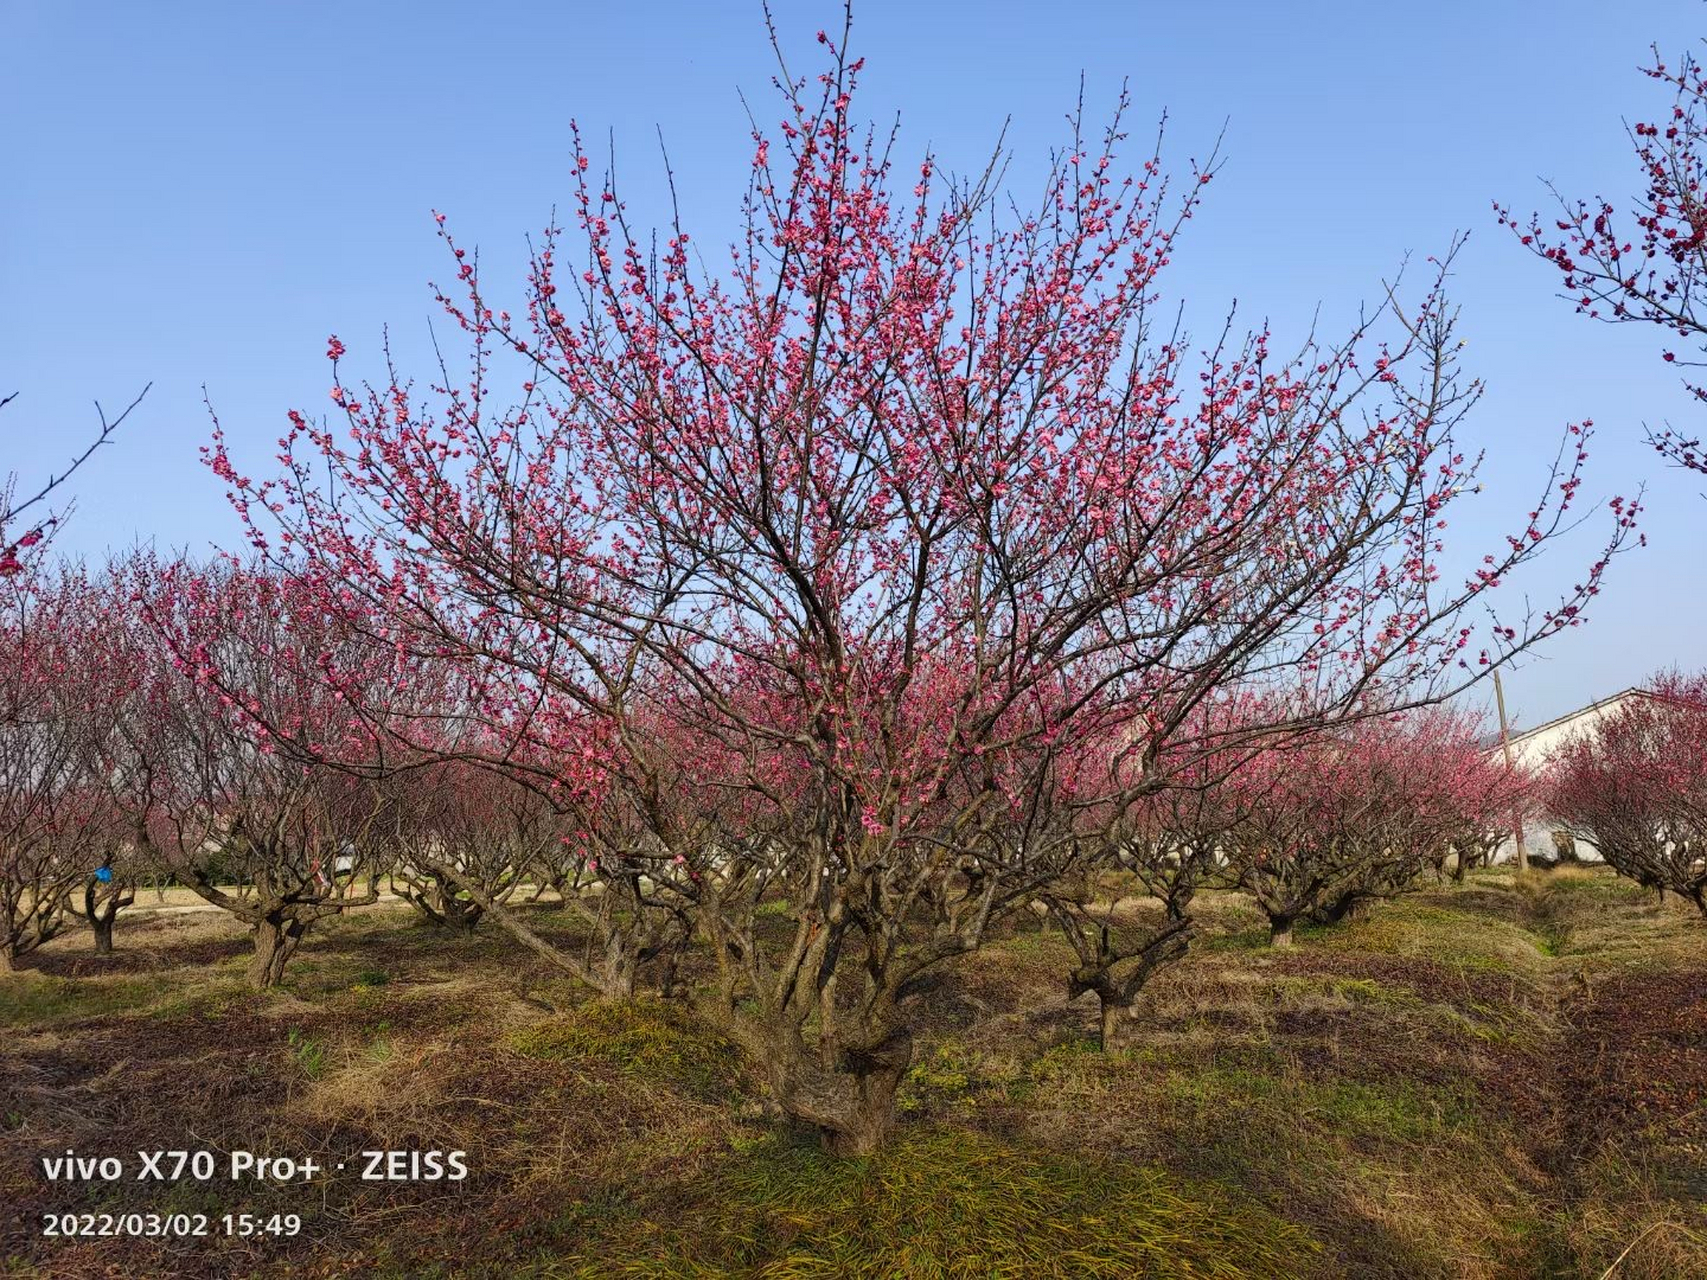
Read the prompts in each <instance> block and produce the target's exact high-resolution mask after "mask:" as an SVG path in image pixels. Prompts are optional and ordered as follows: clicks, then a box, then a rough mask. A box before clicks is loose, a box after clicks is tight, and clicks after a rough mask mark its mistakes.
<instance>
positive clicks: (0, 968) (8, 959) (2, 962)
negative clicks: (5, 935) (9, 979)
mask: <svg viewBox="0 0 1707 1280" xmlns="http://www.w3.org/2000/svg"><path fill="white" fill-rule="evenodd" d="M12 971H13V969H12V944H11V943H9V942H6V943H0V974H6V973H11V972H12Z"/></svg>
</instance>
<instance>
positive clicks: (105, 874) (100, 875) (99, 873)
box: [95, 867, 113, 884]
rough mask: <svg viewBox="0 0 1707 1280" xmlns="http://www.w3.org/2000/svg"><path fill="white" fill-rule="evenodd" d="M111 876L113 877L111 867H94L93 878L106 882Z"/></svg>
mask: <svg viewBox="0 0 1707 1280" xmlns="http://www.w3.org/2000/svg"><path fill="white" fill-rule="evenodd" d="M112 878H113V869H112V868H111V867H96V868H95V879H97V880H99V881H100V882H101V883H102V884H106V883H107V881H109V880H111V879H112Z"/></svg>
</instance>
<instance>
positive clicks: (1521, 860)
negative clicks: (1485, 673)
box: [1494, 667, 1529, 875]
mask: <svg viewBox="0 0 1707 1280" xmlns="http://www.w3.org/2000/svg"><path fill="white" fill-rule="evenodd" d="M1494 701H1495V702H1496V703H1498V704H1499V709H1500V748H1501V749H1502V750H1503V751H1504V752H1505V771H1506V773H1507V774H1510V773H1511V772H1512V763H1511V728H1510V726H1509V725H1507V724H1506V719H1505V686H1504V685H1502V684H1501V683H1500V673H1499V668H1498V667H1495V668H1494ZM1512 834H1513V835H1514V836H1516V837H1517V874H1518V875H1522V874H1523V873H1524V872H1526V871H1528V870H1529V850H1527V849H1525V848H1524V847H1523V813H1522V811H1521V810H1520V811H1519V812H1518V813H1516V814H1515V815H1513V819H1512Z"/></svg>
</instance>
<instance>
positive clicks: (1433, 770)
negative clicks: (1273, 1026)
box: [1227, 708, 1523, 947]
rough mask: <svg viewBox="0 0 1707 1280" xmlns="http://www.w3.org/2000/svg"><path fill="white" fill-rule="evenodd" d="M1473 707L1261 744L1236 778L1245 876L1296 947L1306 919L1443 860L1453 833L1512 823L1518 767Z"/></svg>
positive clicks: (1236, 838) (1474, 835)
mask: <svg viewBox="0 0 1707 1280" xmlns="http://www.w3.org/2000/svg"><path fill="white" fill-rule="evenodd" d="M1477 726H1478V722H1477V720H1476V719H1475V718H1474V717H1470V716H1465V715H1461V714H1457V713H1453V712H1449V711H1446V710H1444V709H1441V708H1428V709H1425V710H1421V711H1415V712H1412V713H1410V714H1408V715H1401V716H1384V717H1379V718H1374V719H1369V720H1365V721H1362V722H1359V723H1356V724H1352V725H1347V726H1344V727H1341V728H1336V729H1332V730H1327V731H1323V732H1318V733H1315V734H1311V735H1308V736H1306V737H1303V738H1301V739H1299V740H1295V741H1292V742H1288V743H1284V744H1281V745H1277V746H1276V747H1274V748H1273V749H1271V750H1268V751H1265V752H1263V753H1262V754H1261V755H1259V756H1258V757H1257V758H1256V759H1254V760H1253V761H1252V762H1251V763H1250V764H1248V765H1247V766H1246V767H1244V768H1243V769H1241V770H1240V771H1239V773H1238V774H1236V775H1235V776H1234V777H1233V778H1232V779H1231V780H1230V784H1229V785H1230V786H1231V787H1232V788H1233V789H1234V790H1235V791H1238V792H1242V793H1243V800H1242V807H1243V809H1244V812H1243V815H1242V817H1241V818H1240V820H1239V821H1238V823H1237V824H1235V825H1234V826H1232V827H1231V828H1230V830H1229V832H1228V837H1227V850H1228V854H1229V858H1230V862H1231V867H1232V870H1233V872H1234V874H1235V876H1236V877H1237V880H1238V882H1239V884H1240V885H1241V886H1242V887H1243V888H1244V889H1245V890H1246V891H1247V892H1249V893H1250V894H1251V895H1252V896H1253V897H1254V898H1255V899H1256V901H1257V906H1258V907H1259V909H1261V910H1262V912H1263V913H1264V914H1265V915H1266V916H1267V917H1268V920H1269V938H1270V941H1271V943H1272V944H1273V945H1275V946H1277V947H1284V946H1290V945H1291V942H1292V929H1293V926H1294V925H1295V924H1296V923H1297V922H1298V921H1299V920H1305V919H1308V920H1313V921H1315V922H1317V923H1333V922H1335V921H1338V920H1342V919H1344V918H1345V917H1346V916H1347V915H1349V914H1352V913H1353V912H1355V911H1357V910H1358V909H1359V908H1360V907H1361V906H1362V905H1363V904H1366V903H1368V902H1371V901H1374V900H1376V899H1380V898H1386V897H1391V896H1393V895H1394V894H1397V893H1401V892H1403V891H1405V890H1406V889H1407V888H1409V887H1410V886H1411V885H1412V883H1413V882H1414V881H1415V880H1416V879H1417V877H1418V876H1419V875H1420V874H1421V873H1422V872H1423V871H1425V870H1427V869H1428V868H1429V867H1431V866H1434V867H1439V866H1442V865H1444V863H1445V861H1446V859H1447V857H1448V856H1449V854H1450V853H1451V852H1452V850H1453V848H1454V845H1455V842H1463V844H1462V847H1464V848H1469V847H1471V842H1479V841H1481V839H1482V838H1483V836H1482V833H1483V832H1485V831H1486V830H1488V829H1503V830H1510V829H1511V824H1512V815H1513V813H1514V811H1515V807H1516V806H1517V805H1518V804H1519V803H1520V802H1521V794H1522V793H1521V788H1522V785H1523V779H1522V776H1521V775H1519V774H1515V773H1511V772H1508V771H1507V770H1505V769H1504V768H1503V766H1502V765H1500V764H1499V763H1497V762H1496V761H1494V760H1493V759H1492V758H1490V756H1489V755H1488V753H1486V752H1485V751H1483V750H1482V749H1481V748H1480V746H1479V740H1480V739H1479V734H1478V732H1477Z"/></svg>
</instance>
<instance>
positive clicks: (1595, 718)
mask: <svg viewBox="0 0 1707 1280" xmlns="http://www.w3.org/2000/svg"><path fill="white" fill-rule="evenodd" d="M1651 697H1653V694H1651V693H1649V692H1648V691H1647V690H1646V689H1625V690H1623V691H1621V692H1619V693H1615V694H1613V695H1612V696H1611V697H1609V698H1602V699H1601V700H1600V701H1599V702H1591V703H1589V704H1588V706H1586V707H1583V708H1581V709H1580V710H1577V711H1572V712H1570V713H1569V714H1568V715H1562V716H1559V717H1557V718H1555V719H1552V720H1549V721H1547V722H1546V723H1545V724H1538V725H1536V726H1535V727H1534V728H1533V729H1513V730H1512V734H1511V761H1512V764H1513V765H1514V766H1516V767H1517V768H1519V769H1528V770H1530V771H1532V772H1535V773H1540V772H1543V771H1544V770H1545V769H1546V767H1547V765H1548V764H1549V763H1551V761H1552V759H1553V756H1554V754H1555V753H1556V752H1557V751H1558V750H1559V749H1560V748H1561V747H1563V746H1564V745H1565V744H1566V743H1567V742H1569V741H1570V740H1571V739H1572V738H1575V737H1578V736H1579V735H1582V734H1585V733H1588V732H1590V731H1591V730H1593V728H1594V727H1595V725H1597V724H1598V723H1599V722H1600V721H1601V720H1602V719H1604V718H1605V717H1606V716H1608V715H1610V714H1611V713H1612V712H1614V711H1616V710H1617V709H1618V708H1619V707H1621V706H1623V705H1624V704H1626V703H1627V702H1629V701H1630V700H1631V699H1632V698H1651ZM1487 751H1488V754H1489V755H1490V756H1491V757H1492V758H1493V759H1495V760H1503V759H1504V758H1505V757H1504V749H1503V748H1502V747H1501V746H1500V740H1499V735H1498V734H1495V735H1494V736H1493V739H1492V742H1491V744H1490V745H1489V746H1488V748H1487ZM1558 830H1559V828H1558V826H1557V824H1555V823H1553V822H1550V821H1548V820H1547V819H1546V818H1545V817H1537V818H1533V819H1531V821H1530V822H1529V823H1528V825H1526V826H1525V827H1524V829H1523V841H1524V844H1525V845H1526V846H1527V848H1528V851H1529V853H1530V855H1531V856H1540V857H1544V858H1552V857H1556V856H1558V850H1557V848H1556V846H1555V844H1554V832H1556V831H1558ZM1562 834H1563V833H1561V835H1562ZM1576 853H1577V856H1578V857H1579V858H1583V859H1585V860H1597V859H1598V857H1599V855H1598V854H1596V853H1595V851H1594V849H1593V848H1592V847H1590V846H1589V845H1585V844H1583V843H1581V842H1580V841H1579V842H1578V843H1577V845H1576ZM1516 856H1517V841H1516V840H1515V839H1508V840H1507V841H1506V842H1505V843H1504V844H1502V845H1500V847H1499V848H1498V849H1496V850H1495V851H1494V861H1495V862H1505V861H1508V860H1509V859H1512V858H1515V857H1516Z"/></svg>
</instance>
